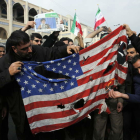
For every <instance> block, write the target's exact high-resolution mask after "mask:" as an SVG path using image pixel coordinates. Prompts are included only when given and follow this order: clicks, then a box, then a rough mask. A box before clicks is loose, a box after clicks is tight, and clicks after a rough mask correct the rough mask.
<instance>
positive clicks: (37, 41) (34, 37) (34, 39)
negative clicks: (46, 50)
mask: <svg viewBox="0 0 140 140" xmlns="http://www.w3.org/2000/svg"><path fill="white" fill-rule="evenodd" d="M30 38H31V43H32V45H39V46H41V44H42V36H41V35H40V34H39V33H32V34H31V36H30Z"/></svg>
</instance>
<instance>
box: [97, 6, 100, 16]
mask: <svg viewBox="0 0 140 140" xmlns="http://www.w3.org/2000/svg"><path fill="white" fill-rule="evenodd" d="M100 12H101V11H100V8H98V11H97V13H96V16H97V15H98V14H99V13H100Z"/></svg>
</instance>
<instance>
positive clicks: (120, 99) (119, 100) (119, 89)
mask: <svg viewBox="0 0 140 140" xmlns="http://www.w3.org/2000/svg"><path fill="white" fill-rule="evenodd" d="M118 91H119V92H121V93H125V84H122V85H119V86H118ZM118 102H121V103H123V98H118Z"/></svg>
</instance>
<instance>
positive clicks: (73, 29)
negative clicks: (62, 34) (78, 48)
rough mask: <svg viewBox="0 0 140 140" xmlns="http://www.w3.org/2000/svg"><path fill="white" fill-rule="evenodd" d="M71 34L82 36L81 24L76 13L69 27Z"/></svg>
mask: <svg viewBox="0 0 140 140" xmlns="http://www.w3.org/2000/svg"><path fill="white" fill-rule="evenodd" d="M71 32H72V33H73V34H74V35H76V36H77V35H78V32H80V34H81V35H83V32H82V28H81V24H80V22H79V19H78V17H77V15H76V13H75V15H74V20H73V24H72V27H71Z"/></svg>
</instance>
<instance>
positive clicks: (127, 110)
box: [123, 44, 138, 140]
mask: <svg viewBox="0 0 140 140" xmlns="http://www.w3.org/2000/svg"><path fill="white" fill-rule="evenodd" d="M136 55H138V53H137V51H136V50H135V48H134V47H133V46H132V45H131V44H130V45H128V46H127V58H128V73H127V77H126V81H125V93H130V94H134V88H133V84H134V83H133V76H134V75H135V74H136V72H135V69H134V68H133V66H132V59H133V57H134V56H136ZM134 110H135V104H133V103H130V102H127V101H124V108H123V140H131V139H132V137H133V133H134V132H135V128H134V126H135V125H134V124H135V122H134V120H135V117H134V114H135V113H134Z"/></svg>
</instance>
